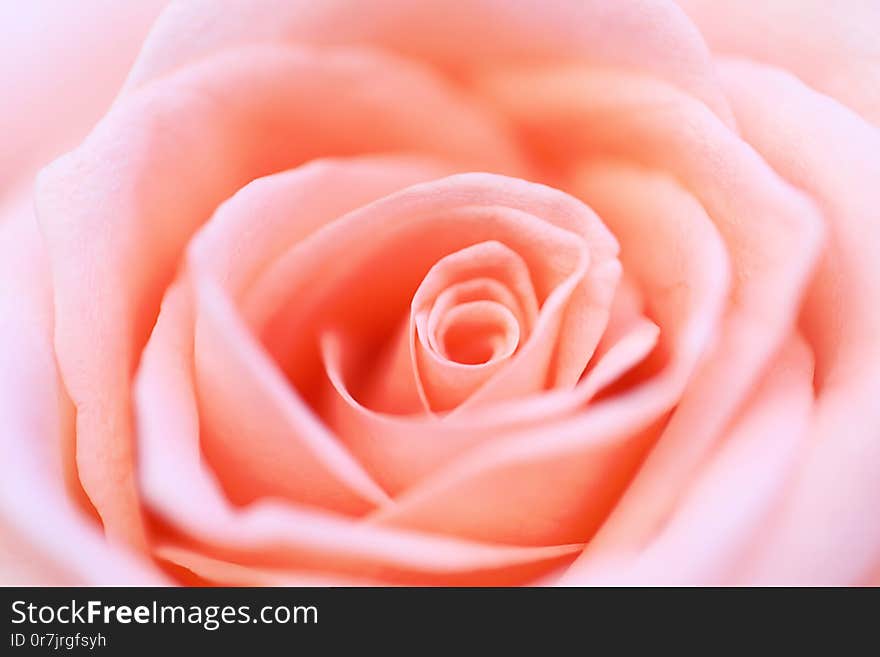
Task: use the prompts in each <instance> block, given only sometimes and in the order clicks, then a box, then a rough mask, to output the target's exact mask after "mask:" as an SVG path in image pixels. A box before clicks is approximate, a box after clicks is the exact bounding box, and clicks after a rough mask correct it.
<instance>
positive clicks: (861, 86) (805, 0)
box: [677, 0, 880, 126]
mask: <svg viewBox="0 0 880 657" xmlns="http://www.w3.org/2000/svg"><path fill="white" fill-rule="evenodd" d="M677 1H678V4H679V5H681V7H682V9H684V10H685V11H686V12H687V13H688V15H689V16H690V17H691V18H692V19H693V20H694V22H695V23H696V24H697V27H699V28H700V32H701V34H702V35H703V37H704V38H705V39H706V41H707V43H708V44H709V46H710V47H711V49H712V51H713V53H717V54H719V55H735V56H736V55H738V56H743V57H748V58H750V59H754V60H756V61H758V62H764V63H766V64H770V65H773V66H778V67H780V68H784V69H785V70H787V71H790V72H792V73H793V74H794V75H796V76H797V77H798V78H799V79H801V80H803V81H804V82H805V83H806V84H808V85H809V86H811V87H813V88H814V89H816V90H818V91H821V92H823V93H825V94H828V95H830V96H833V97H834V98H836V99H838V100H839V101H841V102H842V103H844V104H845V105H848V106H849V107H851V108H853V109H854V110H855V111H856V112H858V113H859V114H861V115H862V116H863V117H864V118H865V119H867V120H868V121H871V122H872V123H874V125H878V126H880V39H878V38H877V33H878V31H880V3H877V2H876V1H875V0H849V1H848V2H846V3H835V2H827V1H826V0H762V1H761V2H747V3H742V2H737V3H734V2H717V1H716V0H677Z"/></svg>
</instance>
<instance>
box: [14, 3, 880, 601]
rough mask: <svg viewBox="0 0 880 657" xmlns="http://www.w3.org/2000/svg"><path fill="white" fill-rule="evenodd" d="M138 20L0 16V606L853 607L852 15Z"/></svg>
mask: <svg viewBox="0 0 880 657" xmlns="http://www.w3.org/2000/svg"><path fill="white" fill-rule="evenodd" d="M164 5H165V3H164V2H156V1H145V2H144V1H141V2H131V3H119V2H108V1H100V0H89V1H83V2H78V3H73V4H70V5H69V6H66V5H63V4H59V3H54V2H43V3H36V2H35V3H9V4H8V5H7V6H5V7H4V8H3V10H2V12H3V15H2V22H0V24H2V29H3V35H4V41H5V46H6V47H7V49H8V51H9V52H8V53H4V56H3V57H2V58H0V76H2V79H3V81H4V87H5V88H6V89H7V96H6V98H7V102H6V103H5V104H4V107H3V109H2V110H0V114H2V119H3V126H4V129H3V140H4V149H3V151H2V153H0V185H2V186H0V191H2V196H0V201H2V212H0V217H2V219H0V281H2V286H0V419H2V425H0V426H2V429H0V441H2V455H3V459H2V463H0V581H2V582H3V583H5V584H10V583H23V584H48V585H55V584H87V585H91V584H168V583H177V584H225V585H239V584H248V585H255V584H285V585H308V584H342V585H347V584H391V585H395V584H416V585H512V584H556V585H593V584H603V585H607V584H613V585H621V584H623V585H627V584H649V585H719V584H720V585H728V584H737V585H738V584H746V585H751V584H795V585H812V584H834V585H854V584H867V585H871V584H874V585H876V584H878V583H880V511H878V509H880V402H878V400H880V265H878V262H880V131H878V128H880V41H878V40H877V38H876V37H877V34H878V33H880V4H878V3H876V2H872V1H870V0H866V1H864V2H860V1H858V0H851V1H849V2H843V3H829V2H823V1H822V0H772V1H765V2H757V1H755V2H745V3H743V2H738V3H733V2H722V1H720V0H682V1H681V2H678V3H674V2H670V1H666V0H638V1H636V0H619V1H614V2H610V1H607V0H601V1H600V0H569V1H562V2H552V3H548V2H543V1H541V0H424V1H420V2H403V1H402V0H376V1H367V0H361V1H358V0H334V1H333V2H315V1H313V0H189V1H186V2H173V3H171V4H170V5H168V6H167V7H165V6H164ZM157 17H158V18H157ZM10 94H11V95H10Z"/></svg>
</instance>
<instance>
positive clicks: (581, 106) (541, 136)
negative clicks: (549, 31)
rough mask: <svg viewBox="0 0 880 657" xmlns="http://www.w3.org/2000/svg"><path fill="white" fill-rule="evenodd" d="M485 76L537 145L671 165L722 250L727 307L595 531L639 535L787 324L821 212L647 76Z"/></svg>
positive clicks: (694, 107) (554, 152)
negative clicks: (643, 457)
mask: <svg viewBox="0 0 880 657" xmlns="http://www.w3.org/2000/svg"><path fill="white" fill-rule="evenodd" d="M486 86H487V89H488V90H490V91H491V92H492V93H493V94H494V95H495V97H496V98H497V99H498V102H499V104H500V105H501V106H503V107H505V108H507V110H508V111H509V112H511V113H512V114H513V115H514V116H515V117H517V120H518V121H519V122H520V123H521V125H522V126H523V130H524V134H525V135H527V136H528V137H529V138H530V139H531V140H532V142H534V143H537V142H539V141H540V143H543V144H551V145H552V147H551V150H550V151H548V157H554V158H559V159H560V160H563V161H564V160H565V158H570V157H589V156H593V157H596V156H598V155H600V154H605V155H608V156H612V157H618V158H624V159H626V160H629V161H633V162H636V163H640V164H642V165H647V166H651V167H654V168H657V169H660V170H665V171H668V172H669V173H671V174H673V175H674V176H675V177H676V178H678V179H679V180H680V181H681V183H682V184H683V185H684V186H685V187H686V188H687V189H688V190H689V191H690V192H691V193H692V194H693V195H694V196H695V197H696V198H697V199H698V200H699V201H700V203H701V204H702V205H703V206H704V207H705V208H706V211H707V213H708V215H709V216H710V217H711V218H712V220H713V221H714V222H715V224H716V226H717V227H718V230H719V232H720V233H721V235H722V237H723V238H724V241H725V243H726V245H727V249H728V251H729V253H730V260H731V265H732V268H733V287H732V289H731V299H730V308H729V311H728V313H727V317H726V319H725V324H724V326H723V328H722V330H721V331H720V337H719V341H718V344H717V346H716V348H715V356H714V357H713V358H712V359H711V360H709V361H707V362H706V363H704V365H703V366H702V367H701V369H700V371H699V372H698V373H697V374H696V375H695V377H694V379H693V381H692V382H691V384H690V388H689V391H688V394H687V395H686V396H685V398H684V399H683V400H682V403H681V404H680V405H679V407H678V409H677V411H676V413H675V415H674V416H673V418H672V420H671V424H670V426H669V427H668V428H667V430H666V432H665V433H664V436H663V439H662V440H661V441H660V442H659V443H658V445H657V447H656V449H654V450H653V451H652V453H651V455H650V456H649V458H648V460H647V462H646V464H645V466H644V467H643V469H642V471H641V472H640V473H639V477H638V478H637V480H636V481H635V482H634V483H633V485H632V486H631V487H630V488H629V489H628V491H627V493H626V496H625V497H624V498H623V499H622V500H621V503H620V504H618V505H617V507H616V508H615V512H614V516H613V517H612V518H611V519H610V520H609V522H608V523H606V525H605V526H604V527H603V532H602V535H600V536H599V537H597V540H608V541H609V542H613V541H614V540H617V539H620V540H623V541H629V540H631V539H632V534H633V533H638V532H642V533H643V534H645V535H649V534H651V533H652V531H653V526H654V525H656V524H659V523H662V521H663V516H664V514H666V513H668V512H669V511H670V510H671V509H672V508H673V506H674V503H675V502H674V500H675V497H676V495H677V493H678V490H679V489H678V487H677V486H676V485H675V482H677V481H680V480H681V478H682V477H686V476H687V475H686V474H685V473H687V472H688V470H690V469H692V468H693V467H694V466H695V465H696V464H697V463H698V462H699V461H700V460H702V458H703V456H704V455H705V454H706V453H707V451H708V450H709V449H710V448H711V446H712V445H713V444H714V441H715V439H716V438H717V437H718V435H719V433H720V432H721V431H722V430H723V428H724V426H725V424H726V423H727V422H728V421H729V420H730V418H731V416H732V414H733V413H734V412H735V410H736V408H737V405H738V404H739V403H740V402H742V400H743V399H744V398H745V395H746V394H747V393H748V392H749V389H750V386H751V385H752V384H753V383H754V382H755V381H756V379H757V377H758V376H759V375H760V373H761V371H762V368H763V367H764V366H765V365H766V362H767V359H768V358H769V357H770V356H772V354H773V353H774V352H775V350H776V349H777V348H778V347H779V346H780V345H781V343H782V340H783V339H784V338H785V336H786V335H787V334H788V332H789V331H790V330H791V328H792V326H793V324H794V321H795V319H796V313H797V310H798V307H799V302H800V299H801V295H802V293H803V291H804V289H805V285H806V283H807V281H808V277H809V275H810V273H811V271H812V269H813V266H814V263H815V261H816V258H817V254H818V252H819V246H820V244H821V239H822V223H821V218H820V215H819V213H818V212H817V211H816V208H815V206H814V205H813V204H812V203H811V202H810V200H809V199H808V198H807V197H806V196H804V195H803V194H801V193H800V192H799V191H797V190H796V189H795V188H794V187H792V186H791V185H789V184H787V183H786V182H785V181H784V180H783V179H782V178H780V177H779V176H778V174H776V173H775V172H774V171H773V170H772V169H771V168H770V167H769V166H768V165H767V164H766V163H765V162H764V161H763V160H762V159H761V158H760V157H759V156H758V155H757V154H756V153H755V152H754V150H752V149H751V148H750V147H749V146H748V145H747V144H746V143H744V142H743V141H742V140H741V139H740V138H739V137H738V136H737V135H736V134H734V133H732V132H731V131H730V130H729V129H728V128H727V127H726V126H724V125H723V124H722V123H721V122H719V121H718V120H717V118H716V117H715V116H713V115H712V114H711V113H710V112H708V111H707V110H706V109H705V107H703V106H702V105H700V104H699V103H696V102H694V101H693V99H690V98H688V97H686V96H684V95H682V94H680V93H679V92H677V91H676V90H674V89H672V88H671V87H668V86H666V85H663V84H661V83H658V82H656V81H652V80H646V79H639V78H636V77H633V76H627V75H623V74H621V73H618V72H607V71H586V70H583V69H570V70H565V69H561V68H557V69H554V70H543V71H541V70H535V71H532V72H513V73H511V74H509V76H503V75H500V74H499V75H496V76H494V77H493V79H491V80H489V81H488V82H487V85H486ZM514 91H515V93H514ZM596 125H601V126H603V129H602V130H595V129H591V127H592V126H596ZM745 217H748V218H749V220H748V221H745V220H744V218H745ZM719 391H723V394H720V393H719Z"/></svg>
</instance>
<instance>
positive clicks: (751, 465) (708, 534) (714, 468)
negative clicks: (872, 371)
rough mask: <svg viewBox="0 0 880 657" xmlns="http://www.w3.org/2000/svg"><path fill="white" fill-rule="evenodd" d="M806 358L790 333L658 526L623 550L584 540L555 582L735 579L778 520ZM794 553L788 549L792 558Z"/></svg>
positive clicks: (808, 397) (795, 442)
mask: <svg viewBox="0 0 880 657" xmlns="http://www.w3.org/2000/svg"><path fill="white" fill-rule="evenodd" d="M812 376H813V360H812V354H811V353H810V351H809V348H808V347H807V346H806V344H805V343H804V342H803V341H802V340H800V339H798V338H793V339H791V340H790V341H789V343H788V344H787V345H786V346H785V347H783V349H782V351H781V353H780V354H779V356H778V357H777V359H776V361H775V362H774V364H773V365H772V366H771V367H770V369H769V370H768V372H767V375H766V376H765V377H764V378H763V379H762V381H761V383H760V385H759V386H757V387H756V388H755V390H754V392H753V393H752V395H751V398H750V400H749V401H748V402H747V403H746V405H745V407H744V409H743V411H742V412H741V413H740V414H739V416H738V417H737V419H736V421H735V422H734V423H733V424H732V426H731V427H730V429H728V431H727V432H726V435H725V436H724V438H723V439H722V440H721V441H719V448H718V450H717V451H716V452H715V453H714V454H712V455H710V457H709V458H708V459H707V462H706V463H705V464H704V465H703V466H702V467H701V469H700V472H699V474H698V475H697V477H696V478H695V480H694V481H692V482H684V481H681V482H679V489H680V493H681V503H680V504H679V506H678V507H677V508H676V509H675V511H674V512H673V514H672V515H671V517H670V518H669V520H668V521H667V523H666V524H665V525H664V526H663V527H661V528H659V529H658V531H657V534H656V535H654V536H652V537H650V539H649V540H647V541H646V542H643V543H634V544H632V545H628V546H626V548H625V549H617V550H614V551H601V550H600V551H593V550H592V549H590V548H588V549H587V550H586V551H585V552H584V553H583V554H582V555H581V556H580V558H579V559H578V561H577V562H575V564H574V565H573V566H572V567H571V568H570V569H569V570H568V572H567V573H566V575H565V576H564V577H563V578H562V579H561V580H560V582H559V583H560V584H563V585H605V586H608V585H612V586H614V585H617V586H620V585H636V586H652V585H653V586H656V585H665V586H687V585H690V586H698V585H702V586H705V585H715V586H718V585H725V584H734V583H737V582H739V581H741V580H740V577H741V575H742V570H743V568H744V566H745V565H746V564H748V562H749V560H750V559H751V558H752V556H753V554H754V552H755V549H756V548H758V549H759V548H760V545H761V542H762V539H763V538H764V536H765V535H766V533H767V531H768V529H770V528H772V525H773V523H774V522H776V521H778V519H779V510H780V501H781V500H782V499H783V498H784V494H785V491H786V487H787V485H788V484H789V483H790V482H791V476H792V474H793V473H794V470H795V467H796V464H797V462H798V460H799V458H800V454H801V451H802V450H803V449H804V447H805V446H806V443H807V441H808V436H809V429H810V427H809V423H810V420H811V412H812V409H813V389H812ZM795 554H797V551H795V552H793V553H792V554H791V555H789V556H790V557H793V556H794V555H795Z"/></svg>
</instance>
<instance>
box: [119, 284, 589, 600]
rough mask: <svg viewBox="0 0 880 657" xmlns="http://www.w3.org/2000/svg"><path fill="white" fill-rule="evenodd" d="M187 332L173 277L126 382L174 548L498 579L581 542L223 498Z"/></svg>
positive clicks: (312, 565)
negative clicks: (498, 538) (538, 543)
mask: <svg viewBox="0 0 880 657" xmlns="http://www.w3.org/2000/svg"><path fill="white" fill-rule="evenodd" d="M192 331H193V317H192V308H191V301H190V298H189V293H188V290H187V289H186V288H185V287H182V286H180V285H175V286H174V287H173V288H172V289H171V290H170V291H169V293H168V294H167V295H166V298H165V300H164V302H163V306H162V312H161V313H160V316H159V320H158V323H157V325H156V328H155V330H154V332H153V334H152V336H151V338H150V341H149V343H148V345H147V347H146V350H145V352H144V356H143V359H142V361H141V367H140V369H139V372H138V375H137V377H136V380H135V386H134V387H135V400H136V410H137V416H136V417H137V426H138V435H139V438H140V440H139V443H138V445H139V448H140V451H139V456H140V458H139V467H140V474H141V481H142V490H143V494H144V496H145V498H146V500H147V501H148V503H149V505H150V507H151V509H152V511H153V512H154V513H156V514H158V515H159V516H161V517H163V518H165V519H166V520H167V521H168V522H170V523H171V524H172V525H173V526H174V527H176V528H178V532H179V533H182V534H180V535H179V536H178V538H177V539H176V541H177V543H179V546H180V547H182V548H185V549H190V550H193V549H196V550H198V551H199V552H200V553H202V554H205V555H206V556H208V557H210V558H214V559H219V560H221V561H231V562H234V563H238V564H240V565H243V566H253V567H259V568H281V569H307V570H309V571H316V572H324V573H339V574H343V575H355V576H358V577H365V578H377V579H381V580H383V581H387V582H401V583H406V582H410V583H413V582H417V583H432V582H433V583H496V584H497V583H511V582H521V581H525V580H528V579H529V578H530V577H534V576H535V575H536V574H537V573H539V572H542V571H544V570H546V569H547V568H551V567H552V566H553V565H554V564H559V563H561V562H562V561H568V560H570V559H571V557H572V555H573V554H575V553H576V552H577V551H578V550H579V549H580V546H578V545H572V546H550V547H542V548H516V547H508V546H499V545H493V544H486V543H477V542H472V541H467V540H463V539H447V538H439V537H433V536H430V535H426V534H420V533H416V532H405V531H403V532H399V531H394V530H385V529H381V528H373V527H369V526H365V525H363V524H362V523H356V522H353V521H351V520H349V519H346V518H344V517H341V516H338V515H331V514H326V513H318V512H311V511H308V510H305V509H302V508H299V507H296V506H294V505H291V504H280V503H277V502H273V501H268V500H266V501H262V502H260V503H257V504H254V505H251V506H249V507H247V508H243V509H234V508H232V507H230V506H229V504H228V503H227V501H226V500H225V499H224V498H223V496H222V494H221V492H220V489H219V486H218V484H217V483H216V481H215V480H214V479H213V477H212V475H211V473H210V471H209V470H208V469H207V468H206V467H205V465H204V464H203V463H202V461H201V459H200V454H199V445H198V413H197V409H196V402H195V397H194V394H195V392H194V388H193V379H192V375H193V373H192V357H193V354H192V335H193V333H192ZM184 535H185V536H189V537H192V538H190V539H187V540H184Z"/></svg>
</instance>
